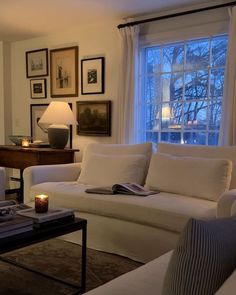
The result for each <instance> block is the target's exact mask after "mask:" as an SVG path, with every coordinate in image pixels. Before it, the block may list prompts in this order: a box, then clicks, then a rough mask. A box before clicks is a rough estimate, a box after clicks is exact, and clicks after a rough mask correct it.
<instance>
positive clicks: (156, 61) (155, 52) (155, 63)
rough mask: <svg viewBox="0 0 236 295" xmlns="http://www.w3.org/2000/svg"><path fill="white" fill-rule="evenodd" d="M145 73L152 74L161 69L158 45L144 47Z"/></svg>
mask: <svg viewBox="0 0 236 295" xmlns="http://www.w3.org/2000/svg"><path fill="white" fill-rule="evenodd" d="M146 60H147V64H146V73H148V74H152V73H157V72H160V70H161V50H160V48H159V47H150V48H147V49H146Z"/></svg>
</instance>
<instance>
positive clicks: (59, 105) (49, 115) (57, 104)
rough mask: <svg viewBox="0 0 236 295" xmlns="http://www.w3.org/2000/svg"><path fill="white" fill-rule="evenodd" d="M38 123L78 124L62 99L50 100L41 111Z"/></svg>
mask: <svg viewBox="0 0 236 295" xmlns="http://www.w3.org/2000/svg"><path fill="white" fill-rule="evenodd" d="M39 123H44V124H45V123H46V124H63V125H72V124H78V123H77V121H76V119H75V117H74V114H73V112H72V110H71V108H70V106H69V105H68V103H67V102H64V101H53V102H51V103H50V104H49V106H48V107H47V109H46V111H45V112H44V113H43V115H42V117H41V119H40V120H39Z"/></svg>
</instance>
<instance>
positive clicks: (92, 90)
mask: <svg viewBox="0 0 236 295" xmlns="http://www.w3.org/2000/svg"><path fill="white" fill-rule="evenodd" d="M104 72H105V58H104V57H96V58H89V59H82V60H81V93H82V94H100V93H104V91H105V83H104V78H105V77H104V76H105V74H104Z"/></svg>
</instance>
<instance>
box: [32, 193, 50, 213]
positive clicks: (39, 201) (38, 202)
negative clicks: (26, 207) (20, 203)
mask: <svg viewBox="0 0 236 295" xmlns="http://www.w3.org/2000/svg"><path fill="white" fill-rule="evenodd" d="M47 211H48V196H47V195H43V194H41V195H37V196H35V212H36V213H46V212H47Z"/></svg>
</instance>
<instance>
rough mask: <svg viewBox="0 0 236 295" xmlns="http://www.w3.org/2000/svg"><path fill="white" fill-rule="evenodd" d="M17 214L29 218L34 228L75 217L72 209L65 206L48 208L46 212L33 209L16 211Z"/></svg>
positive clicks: (70, 219)
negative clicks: (37, 211)
mask: <svg viewBox="0 0 236 295" xmlns="http://www.w3.org/2000/svg"><path fill="white" fill-rule="evenodd" d="M17 214H18V215H20V216H22V217H25V218H28V219H31V220H32V221H33V226H34V227H36V228H39V227H43V226H48V225H51V224H55V223H58V222H60V223H62V222H68V221H72V220H74V218H75V215H74V210H73V209H67V208H50V209H49V210H48V212H46V213H36V212H35V209H33V208H30V209H25V210H20V211H17Z"/></svg>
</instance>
